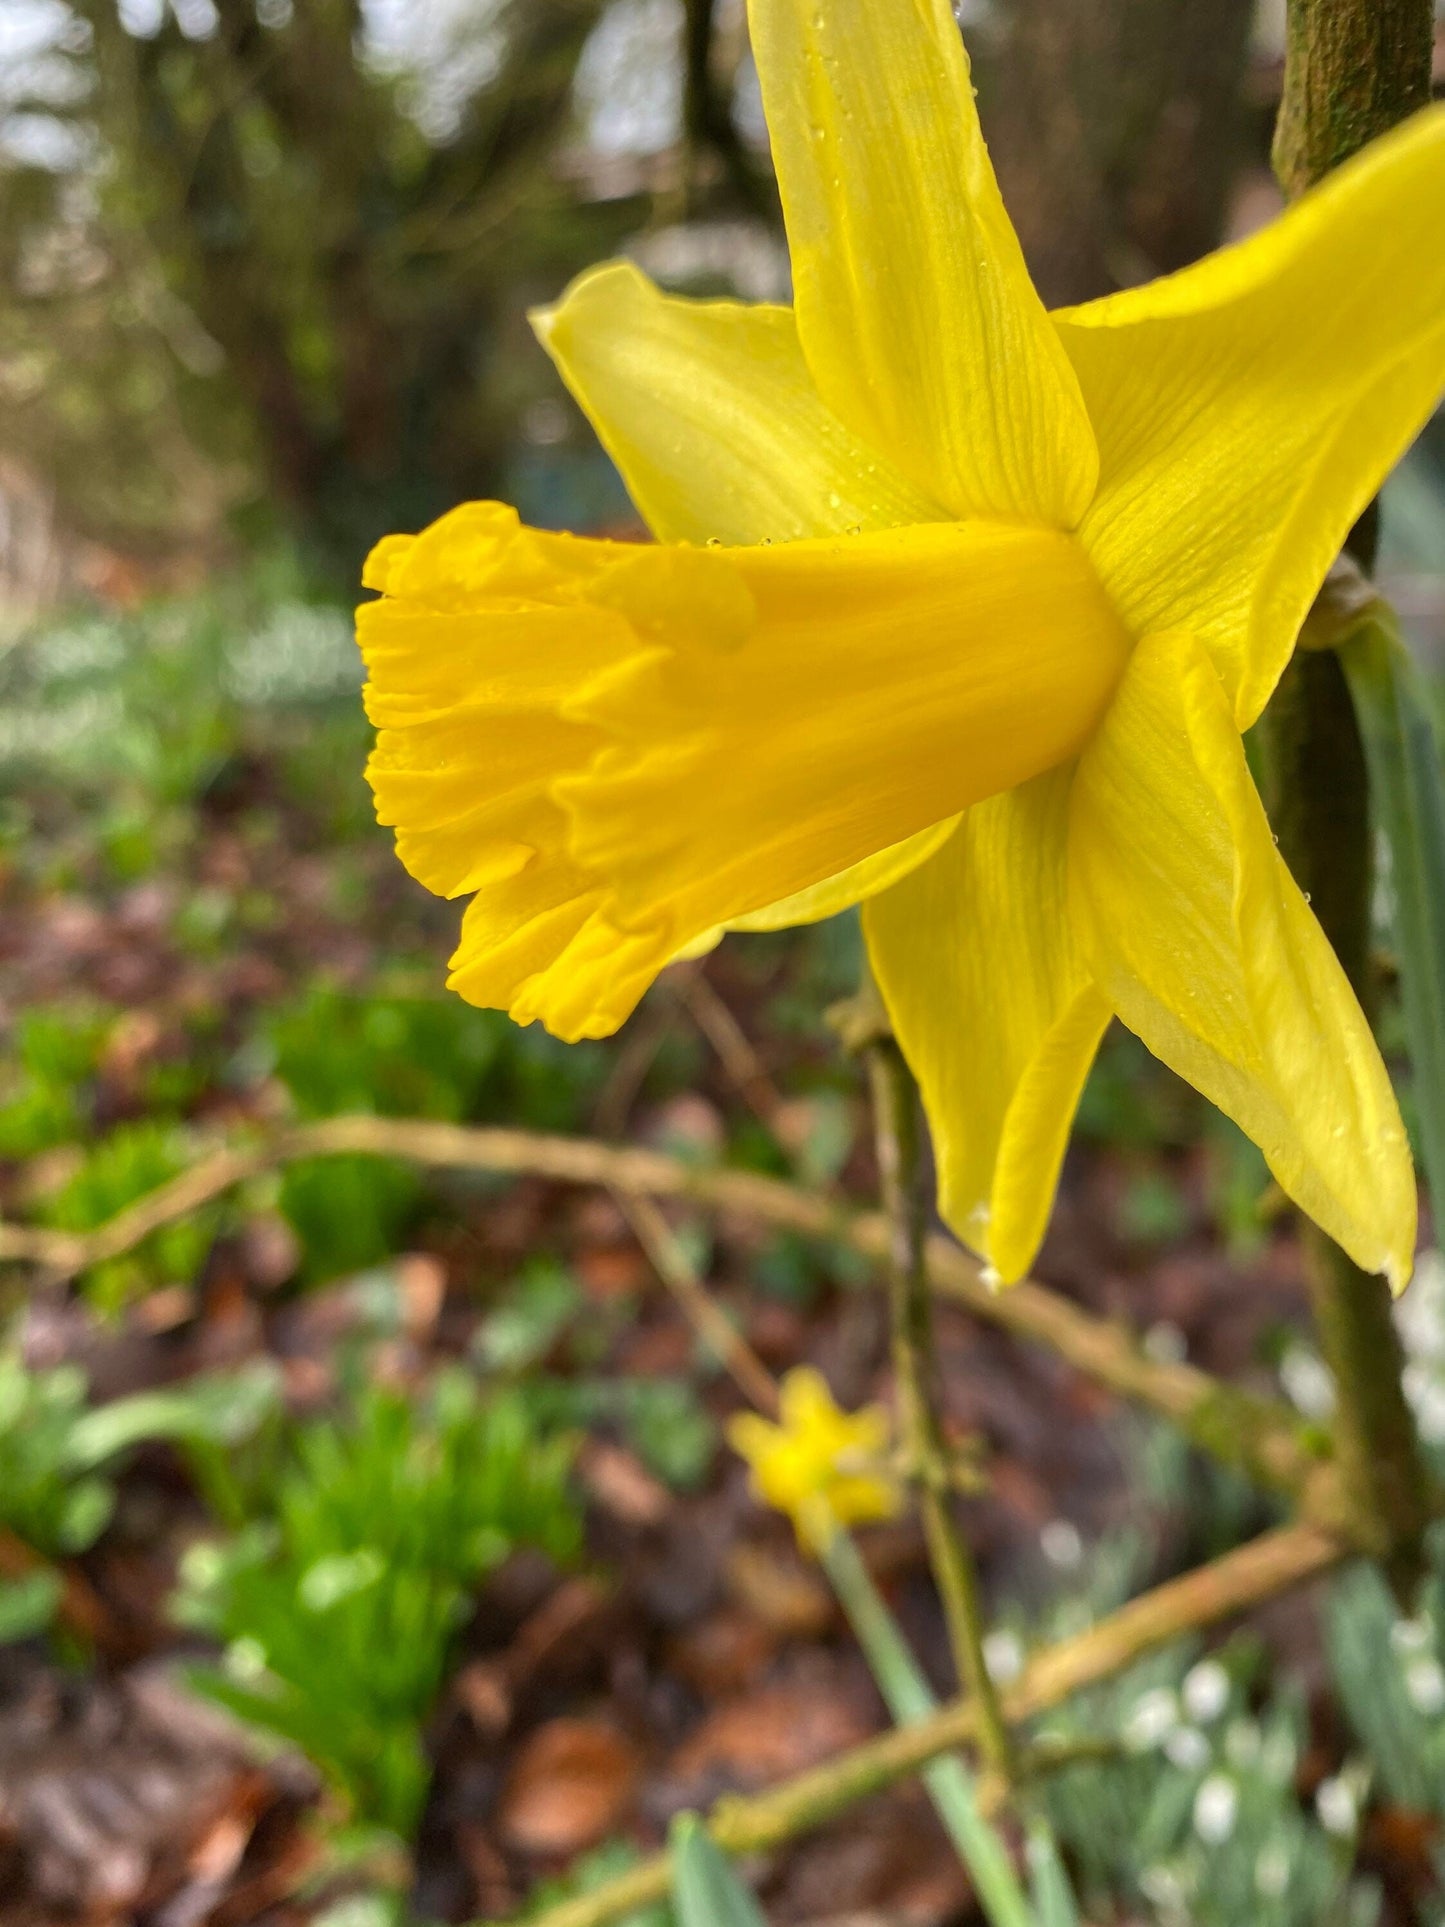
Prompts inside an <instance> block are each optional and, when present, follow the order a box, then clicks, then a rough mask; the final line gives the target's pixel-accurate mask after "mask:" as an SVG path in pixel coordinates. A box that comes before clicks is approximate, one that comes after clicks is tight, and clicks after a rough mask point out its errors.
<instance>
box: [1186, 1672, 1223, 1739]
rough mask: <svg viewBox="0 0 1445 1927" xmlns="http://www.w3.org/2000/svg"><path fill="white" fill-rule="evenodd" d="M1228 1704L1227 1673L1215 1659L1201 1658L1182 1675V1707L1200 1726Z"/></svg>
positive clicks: (1215, 1716) (1213, 1718) (1216, 1715)
mask: <svg viewBox="0 0 1445 1927" xmlns="http://www.w3.org/2000/svg"><path fill="white" fill-rule="evenodd" d="M1228 1704H1229V1675H1228V1673H1226V1672H1225V1670H1224V1668H1223V1667H1222V1666H1221V1665H1220V1663H1219V1661H1218V1660H1217V1659H1202V1660H1200V1662H1199V1664H1198V1665H1197V1666H1193V1667H1191V1668H1190V1670H1189V1671H1188V1672H1187V1673H1186V1674H1185V1676H1184V1707H1185V1711H1186V1712H1187V1713H1188V1714H1189V1717H1190V1719H1192V1720H1195V1721H1197V1723H1198V1724H1199V1725H1200V1726H1208V1725H1209V1723H1210V1721H1211V1720H1217V1719H1218V1718H1219V1716H1220V1714H1221V1713H1222V1712H1223V1711H1224V1709H1225V1707H1226V1706H1228Z"/></svg>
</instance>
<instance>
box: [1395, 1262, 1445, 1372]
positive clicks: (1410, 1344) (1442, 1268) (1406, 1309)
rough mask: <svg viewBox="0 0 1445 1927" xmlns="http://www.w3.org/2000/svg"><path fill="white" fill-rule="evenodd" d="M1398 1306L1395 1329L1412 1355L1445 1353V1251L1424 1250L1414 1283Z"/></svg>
mask: <svg viewBox="0 0 1445 1927" xmlns="http://www.w3.org/2000/svg"><path fill="white" fill-rule="evenodd" d="M1394 1309H1395V1329H1396V1330H1397V1331H1398V1332H1399V1334H1400V1342H1401V1344H1402V1345H1403V1346H1404V1347H1405V1350H1406V1351H1407V1352H1408V1353H1409V1355H1410V1356H1411V1357H1412V1358H1440V1357H1442V1356H1445V1253H1442V1252H1439V1251H1433V1250H1432V1251H1422V1252H1421V1253H1420V1256H1419V1257H1418V1258H1417V1259H1416V1261H1415V1276H1414V1279H1413V1281H1412V1283H1411V1287H1410V1289H1409V1291H1407V1292H1406V1293H1405V1295H1404V1297H1403V1298H1401V1299H1400V1300H1399V1301H1398V1303H1397V1304H1396V1305H1395V1308H1394Z"/></svg>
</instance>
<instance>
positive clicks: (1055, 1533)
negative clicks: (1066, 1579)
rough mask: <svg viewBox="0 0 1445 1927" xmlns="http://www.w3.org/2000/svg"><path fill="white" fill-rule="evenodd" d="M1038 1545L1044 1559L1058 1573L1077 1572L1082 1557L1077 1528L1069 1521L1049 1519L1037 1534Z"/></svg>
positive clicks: (1082, 1546)
mask: <svg viewBox="0 0 1445 1927" xmlns="http://www.w3.org/2000/svg"><path fill="white" fill-rule="evenodd" d="M1039 1545H1040V1547H1041V1548H1042V1551H1043V1555H1044V1557H1045V1559H1047V1560H1048V1562H1049V1564H1050V1565H1051V1566H1057V1567H1058V1568H1059V1570H1060V1572H1075V1571H1077V1569H1078V1566H1079V1563H1080V1561H1081V1560H1082V1559H1083V1556H1084V1542H1083V1540H1082V1539H1081V1538H1080V1537H1079V1528H1078V1527H1077V1526H1076V1525H1075V1524H1074V1523H1073V1521H1072V1520H1070V1519H1050V1520H1049V1523H1048V1524H1047V1525H1046V1526H1045V1527H1044V1528H1043V1530H1042V1531H1041V1532H1040V1533H1039Z"/></svg>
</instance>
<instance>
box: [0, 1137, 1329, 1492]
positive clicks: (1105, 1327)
mask: <svg viewBox="0 0 1445 1927" xmlns="http://www.w3.org/2000/svg"><path fill="white" fill-rule="evenodd" d="M357 1152H360V1153H364V1154H370V1155H373V1156H376V1157H395V1158H402V1159H405V1160H407V1161H408V1162H410V1163H413V1164H418V1165H421V1166H423V1167H426V1168H429V1169H432V1170H449V1171H488V1172H497V1173H506V1174H511V1175H515V1176H522V1175H531V1176H535V1177H542V1178H550V1179H553V1180H554V1181H556V1182H559V1183H563V1184H587V1185H598V1186H601V1187H603V1188H605V1189H609V1190H612V1191H616V1192H619V1193H621V1194H623V1195H625V1196H628V1197H651V1198H683V1199H687V1200H689V1201H690V1202H692V1203H694V1204H697V1205H699V1206H701V1207H702V1208H704V1209H707V1210H711V1211H720V1212H725V1213H736V1214H737V1215H738V1216H740V1217H745V1218H751V1219H754V1220H757V1221H759V1222H761V1223H763V1224H768V1225H772V1226H774V1227H776V1228H777V1229H778V1230H781V1231H791V1232H794V1233H796V1234H798V1235H799V1236H802V1237H806V1238H818V1239H822V1240H829V1239H836V1240H837V1241H838V1242H839V1243H841V1244H845V1245H847V1246H848V1247H849V1248H850V1249H852V1250H854V1251H856V1252H858V1253H860V1254H861V1255H862V1256H863V1257H865V1258H867V1259H869V1260H870V1261H871V1262H873V1263H875V1264H881V1263H883V1262H885V1261H886V1258H887V1254H888V1238H889V1233H888V1226H887V1224H886V1221H885V1220H884V1218H883V1217H882V1215H881V1214H880V1213H877V1212H857V1211H854V1210H852V1209H850V1208H849V1207H848V1206H846V1205H844V1204H842V1203H840V1202H839V1201H837V1200H835V1199H829V1198H825V1197H820V1196H818V1195H816V1194H814V1193H812V1192H808V1191H804V1190H801V1189H800V1188H799V1187H797V1186H796V1185H791V1184H785V1183H783V1182H781V1181H780V1180H778V1179H776V1178H766V1177H761V1176H758V1175H756V1174H755V1173H753V1172H749V1171H729V1170H726V1169H717V1168H712V1169H709V1168H707V1167H700V1166H697V1165H693V1164H688V1163H685V1162H684V1161H683V1160H682V1159H680V1158H674V1157H669V1156H667V1155H666V1154H665V1153H663V1152H660V1151H650V1150H643V1149H639V1148H636V1147H623V1146H614V1145H608V1144H601V1143H598V1142H596V1141H595V1140H591V1139H587V1138H568V1137H554V1136H549V1135H547V1134H545V1133H542V1132H535V1131H517V1130H508V1129H502V1128H489V1127H484V1126H468V1125H460V1124H442V1123H436V1122H433V1121H431V1120H429V1119H423V1118H390V1117H369V1116H355V1117H333V1118H324V1119H322V1120H320V1121H319V1122H317V1123H311V1124H296V1125H292V1126H290V1127H289V1128H287V1129H285V1130H282V1131H280V1132H278V1133H276V1135H274V1136H272V1137H269V1138H266V1139H264V1140H262V1141H260V1142H257V1143H254V1144H251V1145H247V1146H238V1147H236V1148H232V1149H226V1150H221V1151H217V1152H215V1153H214V1154H213V1155H212V1156H210V1157H208V1158H205V1159H203V1160H202V1161H201V1162H200V1163H198V1164H196V1165H193V1166H192V1168H191V1169H190V1170H188V1171H183V1172H181V1173H180V1174H179V1175H178V1176H177V1177H175V1178H173V1179H171V1180H170V1182H169V1183H167V1184H163V1185H161V1186H159V1187H158V1188H157V1189H156V1190H155V1191H152V1192H151V1193H149V1195H148V1196H146V1197H143V1198H140V1199H138V1200H137V1201H136V1202H135V1203H134V1204H132V1205H129V1206H127V1208H126V1209H125V1210H124V1211H121V1212H118V1213H117V1214H116V1216H115V1217H113V1218H111V1219H109V1220H108V1221H107V1222H106V1223H105V1224H102V1225H100V1226H98V1227H97V1228H96V1229H95V1230H93V1231H87V1232H73V1231H55V1230H50V1229H47V1228H44V1227H41V1226H30V1225H16V1224H6V1223H0V1263H3V1262H6V1261H8V1262H10V1263H18V1264H28V1265H32V1266H36V1267H38V1268H39V1269H41V1270H42V1271H44V1272H47V1273H48V1274H50V1275H51V1276H52V1277H54V1278H56V1279H65V1278H71V1277H74V1276H75V1275H76V1274H77V1273H79V1272H82V1271H85V1270H87V1269H89V1267H90V1266H92V1265H97V1264H103V1263H105V1262H106V1261H107V1260H108V1259H111V1258H118V1257H121V1256H123V1255H124V1254H125V1253H126V1252H128V1251H133V1250H134V1249H135V1248H136V1246H137V1245H139V1244H141V1243H142V1242H143V1241H144V1240H145V1239H146V1238H148V1237H149V1236H150V1235H151V1233H152V1232H155V1231H159V1230H161V1229H163V1228H164V1227H165V1226H166V1225H168V1224H174V1223H175V1222H176V1221H177V1220H178V1219H180V1218H184V1217H188V1216H189V1215H190V1214H191V1213H192V1212H193V1211H197V1210H199V1209H201V1207H202V1206H204V1205H207V1204H210V1203H211V1202H213V1201H214V1200H215V1199H217V1198H220V1197H223V1196H224V1195H225V1194H226V1193H227V1192H228V1191H232V1190H234V1189H235V1188H236V1187H237V1186H238V1185H241V1184H245V1183H248V1182H250V1181H251V1180H252V1179H253V1178H257V1177H261V1176H263V1175H264V1174H265V1173H266V1172H268V1171H274V1170H277V1169H279V1168H280V1167H282V1166H284V1165H287V1164H294V1163H296V1162H298V1161H300V1160H301V1159H304V1158H315V1157H337V1156H347V1155H351V1154H354V1153H357ZM926 1253H927V1261H928V1277H929V1282H930V1284H931V1285H932V1287H933V1289H934V1290H935V1291H936V1292H939V1293H941V1294H942V1295H943V1296H945V1297H948V1298H952V1299H953V1300H954V1301H955V1302H956V1303H958V1304H961V1305H964V1306H966V1307H967V1309H968V1310H969V1311H970V1312H972V1313H973V1314H974V1315H975V1316H977V1317H979V1318H983V1319H986V1320H987V1321H988V1322H989V1323H990V1324H994V1325H1001V1326H1003V1327H1004V1328H1005V1329H1006V1330H1008V1331H1012V1332H1014V1333H1015V1334H1016V1335H1017V1336H1019V1337H1020V1338H1026V1339H1031V1340H1032V1341H1034V1342H1035V1343H1037V1344H1040V1345H1044V1346H1046V1347H1048V1349H1049V1350H1051V1351H1053V1352H1054V1353H1056V1354H1057V1355H1058V1356H1059V1357H1061V1358H1063V1359H1064V1360H1065V1361H1066V1362H1067V1363H1068V1364H1070V1365H1072V1366H1073V1367H1074V1369H1075V1370H1076V1371H1079V1372H1081V1373H1083V1374H1084V1376H1085V1377H1087V1378H1091V1379H1093V1380H1095V1381H1096V1382H1097V1383H1099V1384H1101V1385H1104V1386H1107V1387H1108V1388H1109V1389H1110V1390H1111V1391H1113V1392H1116V1393H1118V1394H1119V1396H1120V1397H1122V1398H1127V1399H1131V1400H1134V1401H1135V1402H1137V1403H1139V1404H1141V1405H1145V1406H1148V1407H1150V1408H1151V1409H1152V1410H1154V1411H1156V1412H1159V1413H1161V1414H1162V1415H1163V1416H1164V1417H1166V1418H1168V1419H1169V1420H1171V1421H1172V1422H1173V1423H1174V1424H1175V1425H1177V1426H1178V1427H1179V1428H1180V1430H1181V1431H1183V1432H1184V1433H1185V1434H1186V1435H1187V1436H1188V1437H1189V1438H1191V1439H1192V1440H1193V1441H1194V1442H1195V1443H1196V1444H1197V1445H1199V1446H1200V1447H1201V1448H1202V1449H1203V1450H1205V1451H1207V1452H1210V1453H1211V1454H1212V1455H1213V1456H1215V1457H1216V1458H1219V1459H1221V1460H1223V1461H1224V1462H1225V1463H1227V1464H1229V1465H1233V1466H1235V1467H1237V1468H1238V1469H1239V1470H1241V1471H1243V1472H1246V1473H1248V1474H1249V1475H1250V1476H1252V1477H1254V1478H1256V1479H1257V1480H1259V1481H1260V1483H1262V1484H1264V1485H1266V1486H1270V1487H1272V1488H1274V1489H1276V1490H1279V1491H1283V1492H1286V1493H1288V1494H1290V1495H1292V1496H1294V1497H1295V1498H1297V1499H1299V1500H1300V1501H1301V1502H1302V1503H1303V1504H1304V1505H1305V1507H1306V1509H1307V1510H1308V1511H1309V1512H1310V1515H1311V1516H1312V1517H1315V1518H1318V1519H1320V1520H1321V1521H1322V1522H1324V1523H1327V1524H1328V1523H1334V1524H1338V1523H1339V1521H1338V1519H1337V1518H1336V1516H1335V1513H1334V1511H1333V1510H1332V1505H1333V1498H1332V1494H1333V1473H1332V1468H1331V1467H1330V1465H1329V1463H1328V1459H1327V1448H1322V1447H1321V1446H1320V1445H1318V1444H1317V1443H1316V1442H1315V1440H1314V1439H1313V1437H1312V1435H1311V1433H1310V1431H1309V1429H1308V1428H1306V1427H1305V1426H1303V1425H1302V1424H1301V1423H1300V1422H1299V1421H1298V1420H1296V1419H1295V1418H1294V1416H1293V1415H1292V1414H1291V1413H1290V1412H1288V1411H1287V1410H1285V1409H1284V1408H1283V1407H1280V1406H1277V1405H1274V1404H1272V1403H1271V1402H1270V1401H1268V1400H1266V1399H1261V1398H1256V1397H1254V1396H1253V1395H1251V1394H1250V1393H1247V1392H1241V1391H1238V1390H1236V1389H1235V1388H1234V1387H1232V1386H1228V1385H1224V1384H1221V1383H1220V1382H1219V1380H1217V1379H1215V1378H1211V1377H1210V1376H1209V1374H1208V1373H1206V1372H1201V1371H1199V1370H1197V1369H1196V1368H1195V1367H1194V1366H1192V1365H1185V1364H1177V1365H1170V1364H1161V1363H1157V1362H1156V1361H1154V1360H1153V1359H1150V1358H1149V1357H1147V1356H1146V1354H1145V1353H1144V1352H1143V1351H1142V1350H1141V1348H1140V1346H1139V1343H1138V1341H1137V1339H1136V1338H1135V1336H1134V1334H1133V1333H1132V1332H1131V1331H1130V1330H1129V1329H1128V1327H1127V1326H1125V1325H1122V1324H1117V1323H1114V1322H1112V1321H1105V1320H1104V1319H1100V1318H1095V1317H1093V1316H1091V1315H1090V1314H1089V1313H1088V1312H1085V1311H1081V1310H1080V1309H1079V1307H1078V1306H1076V1305H1072V1304H1070V1303H1069V1301H1068V1300H1067V1299H1066V1298H1062V1297H1060V1296H1059V1295H1058V1293H1057V1292H1052V1291H1049V1290H1047V1289H1046V1288H1045V1287H1044V1286H1042V1285H1038V1284H1034V1283H1032V1282H1031V1281H1025V1282H1024V1283H1022V1284H1018V1285H1013V1286H1011V1287H1010V1288H1009V1289H1008V1290H1007V1291H1004V1292H994V1291H991V1290H990V1289H989V1287H988V1286H987V1285H985V1284H984V1283H983V1282H982V1280H981V1279H980V1276H979V1267H978V1265H977V1263H976V1262H975V1261H974V1260H973V1259H972V1258H971V1257H969V1255H968V1253H967V1252H965V1251H963V1250H961V1249H960V1248H959V1247H958V1246H957V1245H956V1244H954V1243H953V1242H952V1241H951V1240H950V1239H948V1238H945V1237H941V1236H937V1235H935V1236H933V1237H930V1238H929V1240H928V1242H927V1246H926Z"/></svg>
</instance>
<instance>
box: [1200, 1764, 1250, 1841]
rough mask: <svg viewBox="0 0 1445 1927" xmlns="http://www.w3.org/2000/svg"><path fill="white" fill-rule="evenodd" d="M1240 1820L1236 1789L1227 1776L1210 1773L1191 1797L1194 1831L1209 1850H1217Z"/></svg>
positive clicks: (1237, 1790)
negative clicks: (1214, 1848)
mask: <svg viewBox="0 0 1445 1927" xmlns="http://www.w3.org/2000/svg"><path fill="white" fill-rule="evenodd" d="M1238 1817H1239V1788H1238V1787H1237V1786H1236V1785H1235V1784H1234V1782H1233V1780H1231V1779H1230V1777H1229V1775H1228V1774H1227V1773H1211V1774H1210V1776H1209V1778H1208V1779H1207V1780H1205V1781H1204V1782H1203V1784H1202V1785H1201V1786H1200V1789H1199V1791H1198V1792H1197V1793H1196V1794H1195V1796H1194V1831H1195V1832H1196V1833H1197V1834H1198V1835H1199V1837H1200V1839H1201V1840H1202V1841H1203V1842H1204V1843H1205V1845H1206V1846H1209V1847H1217V1846H1219V1845H1221V1844H1222V1842H1224V1841H1225V1840H1227V1839H1228V1838H1229V1836H1230V1834H1232V1833H1233V1832H1234V1823H1235V1821H1236V1820H1237V1819H1238Z"/></svg>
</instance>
